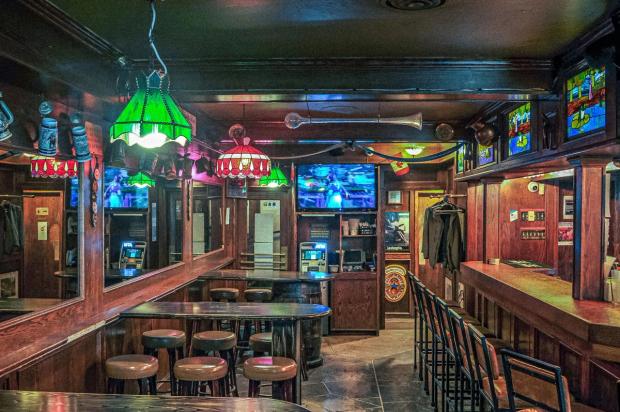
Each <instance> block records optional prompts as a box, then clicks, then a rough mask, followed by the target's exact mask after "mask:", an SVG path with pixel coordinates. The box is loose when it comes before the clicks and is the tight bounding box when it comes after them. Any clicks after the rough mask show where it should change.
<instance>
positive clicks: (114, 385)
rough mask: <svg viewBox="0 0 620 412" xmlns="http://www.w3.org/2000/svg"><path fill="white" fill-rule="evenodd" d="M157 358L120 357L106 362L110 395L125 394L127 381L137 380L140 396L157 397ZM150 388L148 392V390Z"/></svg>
mask: <svg viewBox="0 0 620 412" xmlns="http://www.w3.org/2000/svg"><path fill="white" fill-rule="evenodd" d="M158 370H159V362H158V361H157V358H156V357H154V356H149V355H119V356H114V357H112V358H109V359H107V360H106V361H105V372H106V375H107V377H108V393H120V394H122V393H124V391H125V381H127V380H135V381H137V382H138V387H139V388H140V395H146V394H147V392H150V393H151V395H157V381H156V380H157V371H158ZM147 386H148V390H147Z"/></svg>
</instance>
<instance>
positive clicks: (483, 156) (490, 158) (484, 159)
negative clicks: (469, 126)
mask: <svg viewBox="0 0 620 412" xmlns="http://www.w3.org/2000/svg"><path fill="white" fill-rule="evenodd" d="M493 162H495V146H494V145H490V146H483V145H481V144H479V145H478V166H486V165H488V164H491V163H493Z"/></svg>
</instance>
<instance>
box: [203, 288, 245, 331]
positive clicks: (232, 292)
mask: <svg viewBox="0 0 620 412" xmlns="http://www.w3.org/2000/svg"><path fill="white" fill-rule="evenodd" d="M209 297H210V298H211V300H212V301H213V302H229V303H232V302H236V301H237V298H238V297H239V289H236V288H213V289H211V290H209ZM215 325H216V328H217V329H222V328H223V327H224V325H228V326H226V329H229V330H230V331H231V332H234V333H235V335H238V334H239V322H237V321H230V322H228V321H221V320H217V321H215Z"/></svg>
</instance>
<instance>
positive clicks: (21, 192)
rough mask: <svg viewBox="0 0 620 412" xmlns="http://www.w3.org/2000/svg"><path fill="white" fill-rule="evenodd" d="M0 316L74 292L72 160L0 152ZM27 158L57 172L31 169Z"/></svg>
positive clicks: (77, 290) (75, 176) (56, 300)
mask: <svg viewBox="0 0 620 412" xmlns="http://www.w3.org/2000/svg"><path fill="white" fill-rule="evenodd" d="M0 158H1V160H0V239H1V241H0V321H4V320H8V319H12V318H15V317H17V316H20V315H24V314H27V313H32V312H36V311H39V310H43V309H46V308H49V307H51V306H54V305H57V304H59V303H61V302H62V301H63V300H66V299H72V298H76V297H78V296H79V295H80V276H79V273H78V258H79V236H81V234H80V231H79V230H78V228H79V224H78V198H79V183H80V181H79V178H78V164H77V163H76V162H75V161H73V160H68V161H63V160H60V159H54V158H37V157H34V156H33V155H30V154H26V153H21V152H16V151H6V150H1V151H0ZM32 162H43V163H45V170H47V168H48V167H52V168H54V169H53V170H55V171H57V172H55V173H54V176H53V177H52V176H51V174H48V173H40V174H37V173H32V172H31V164H32Z"/></svg>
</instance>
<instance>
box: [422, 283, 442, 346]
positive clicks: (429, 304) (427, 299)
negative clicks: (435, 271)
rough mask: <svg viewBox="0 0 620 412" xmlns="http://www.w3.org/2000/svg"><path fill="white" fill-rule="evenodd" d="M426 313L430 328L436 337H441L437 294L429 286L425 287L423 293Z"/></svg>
mask: <svg viewBox="0 0 620 412" xmlns="http://www.w3.org/2000/svg"><path fill="white" fill-rule="evenodd" d="M422 295H423V296H422V298H423V299H424V300H423V303H424V305H423V307H424V313H425V314H426V318H427V325H428V328H429V329H430V330H431V333H432V334H433V335H434V336H435V338H436V339H441V332H440V330H439V320H438V319H437V307H436V305H435V294H434V293H433V292H431V291H430V290H429V289H428V288H424V290H423V294H422Z"/></svg>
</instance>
